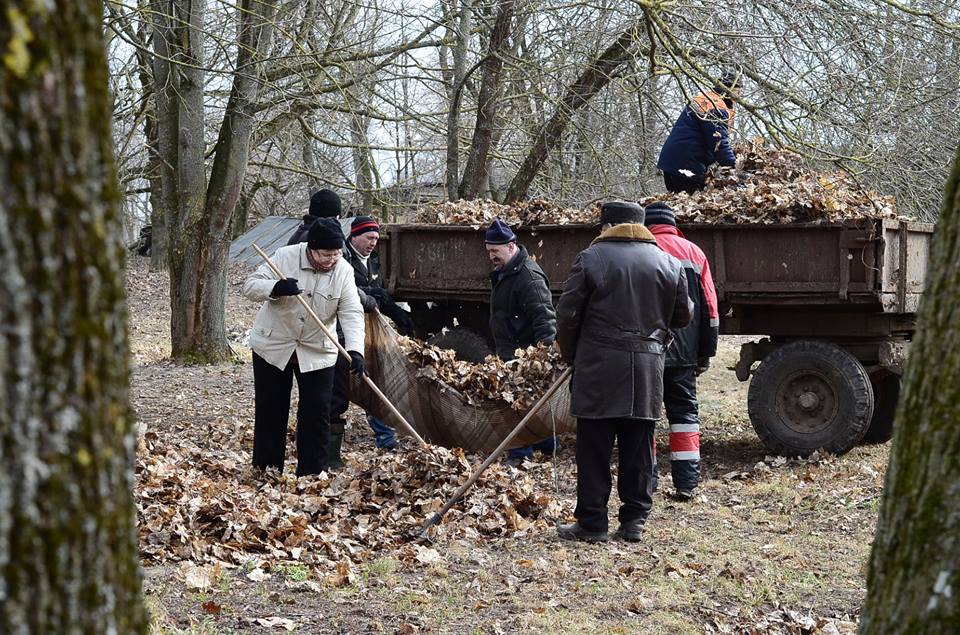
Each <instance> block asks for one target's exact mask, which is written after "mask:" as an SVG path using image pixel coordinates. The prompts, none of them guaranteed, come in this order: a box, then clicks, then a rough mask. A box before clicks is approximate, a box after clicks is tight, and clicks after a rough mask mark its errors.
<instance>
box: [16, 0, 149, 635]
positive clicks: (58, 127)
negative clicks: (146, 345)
mask: <svg viewBox="0 0 960 635" xmlns="http://www.w3.org/2000/svg"><path fill="white" fill-rule="evenodd" d="M102 15H103V4H102V3H101V2H99V1H98V0H58V1H56V2H33V1H29V0H0V43H2V47H3V51H2V53H3V54H2V55H0V192H3V195H2V196H0V325H2V326H0V633H9V634H11V635H26V634H39V633H64V634H67V635H73V634H91V635H93V634H101V633H120V634H125V633H144V632H146V623H147V618H146V614H145V611H144V608H143V605H142V603H141V599H140V587H141V575H140V569H139V563H138V556H137V542H136V534H135V531H134V522H135V509H134V500H133V471H132V464H133V453H134V447H135V440H136V434H135V428H134V426H133V417H132V413H131V411H130V409H129V406H128V394H127V392H128V346H127V335H126V306H125V298H124V288H123V257H124V256H123V255H124V247H123V245H122V243H121V241H120V228H121V221H120V215H119V214H120V213H119V209H120V208H119V199H120V193H119V189H118V184H117V181H116V175H115V167H114V163H113V148H112V141H111V134H110V120H111V108H110V99H109V95H108V92H107V64H106V58H105V55H104V49H103V32H102V26H101V18H102Z"/></svg>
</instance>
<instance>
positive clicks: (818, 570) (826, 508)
mask: <svg viewBox="0 0 960 635" xmlns="http://www.w3.org/2000/svg"><path fill="white" fill-rule="evenodd" d="M128 277H129V285H128V287H129V292H130V300H129V301H130V316H131V327H130V329H131V347H132V352H133V376H132V400H133V405H134V407H135V409H136V411H137V414H138V417H139V420H140V422H141V430H142V432H143V435H142V437H141V443H140V449H139V452H138V491H137V496H138V506H139V508H140V511H141V513H140V522H141V527H140V535H141V548H142V551H143V554H144V560H145V572H146V582H145V587H146V591H147V595H148V601H149V603H150V605H151V608H152V610H153V611H154V614H155V616H156V627H155V628H156V632H165V633H180V632H183V633H232V632H243V633H279V632H287V631H288V630H290V631H294V632H299V633H368V632H389V633H417V632H434V633H514V632H520V631H526V632H537V633H836V632H854V629H855V625H854V624H853V623H852V622H854V621H855V620H856V616H857V614H858V611H859V606H860V603H861V601H862V599H863V596H864V592H865V589H864V586H863V585H864V567H865V562H866V558H867V555H868V553H869V545H870V541H871V539H872V535H873V530H874V525H875V522H876V514H877V509H878V505H879V501H880V497H881V493H882V482H883V473H884V470H885V466H886V462H887V458H888V447H887V446H873V447H861V448H857V449H855V450H854V451H852V452H850V453H849V454H847V455H845V456H843V457H814V458H813V459H811V460H802V461H801V460H790V461H787V460H784V459H777V458H774V457H768V456H766V453H765V451H764V448H763V446H762V445H761V444H760V442H759V440H758V439H757V438H756V435H755V434H754V433H753V430H752V428H751V426H750V423H749V420H748V419H747V415H746V407H745V395H746V387H745V385H744V384H741V383H739V382H737V380H736V378H735V377H734V375H733V372H732V371H730V370H727V368H726V367H727V366H731V365H732V364H733V362H734V360H735V358H736V353H737V342H734V341H724V342H722V344H721V351H720V355H719V357H718V358H717V359H716V360H715V362H714V365H713V368H712V369H711V370H710V371H709V372H708V373H707V374H706V375H705V376H704V377H703V378H702V381H701V387H700V391H701V395H702V413H701V415H702V428H703V456H704V477H705V479H704V483H703V486H702V487H701V488H700V490H699V491H700V495H699V497H698V498H697V499H696V500H694V501H692V502H689V503H676V502H673V501H672V500H671V499H670V498H669V497H668V496H667V494H668V493H669V491H670V490H671V484H670V476H669V462H668V461H667V459H666V457H667V448H666V445H665V442H666V428H665V426H664V427H663V428H662V429H660V430H658V436H659V437H660V440H661V444H660V447H659V448H658V451H659V455H660V465H659V472H660V476H661V481H660V485H661V487H660V491H659V492H658V494H657V496H656V498H655V504H654V505H655V506H654V511H653V515H652V516H651V519H650V522H649V524H648V531H647V533H646V536H645V538H644V540H643V542H641V543H639V544H637V545H628V544H626V543H620V542H610V543H607V544H605V545H600V546H588V545H581V544H571V543H567V542H563V541H560V540H558V539H557V538H556V533H555V529H554V527H555V524H556V522H557V521H558V520H561V519H565V518H566V517H567V516H568V515H569V514H570V512H571V511H572V509H573V505H574V502H575V493H574V489H575V472H574V469H573V449H572V443H571V441H570V440H569V439H568V440H566V442H565V443H564V444H563V447H562V449H561V450H560V452H559V454H558V456H557V458H556V463H555V465H556V476H557V481H556V484H555V481H554V478H553V475H554V464H553V463H551V462H550V460H549V459H543V460H540V459H538V461H537V462H533V463H528V464H526V465H525V466H524V467H523V468H521V469H520V470H511V469H509V468H505V467H499V466H495V467H494V468H491V471H490V472H491V473H490V475H489V476H485V477H484V479H482V480H481V483H480V485H479V486H478V491H477V492H476V493H475V494H472V495H471V497H469V498H468V500H467V502H466V505H465V506H464V509H463V510H460V511H458V512H455V513H452V514H451V515H450V518H449V519H448V522H447V523H446V524H445V525H444V526H443V527H442V531H441V533H440V535H439V537H438V540H437V542H436V543H435V544H433V545H432V546H424V545H416V544H412V543H409V542H407V541H406V540H405V539H404V535H402V532H400V531H398V530H396V529H395V528H396V527H401V526H402V527H408V526H413V525H414V524H417V523H419V522H421V521H422V520H423V518H424V516H425V514H426V513H427V512H426V511H424V510H429V509H430V508H431V507H430V506H431V505H435V504H436V500H439V499H441V498H442V497H443V495H445V494H446V493H447V492H449V491H452V488H453V487H455V485H456V484H457V483H458V482H459V479H460V478H461V477H462V474H463V473H464V471H465V468H464V467H463V461H462V459H459V458H458V457H456V456H455V455H453V454H451V453H447V454H445V455H442V456H439V457H436V458H434V459H431V460H430V461H427V460H426V459H424V458H423V457H422V456H419V455H418V454H417V453H416V452H415V451H414V450H413V449H412V448H408V449H407V451H404V452H401V453H397V454H382V453H379V452H377V451H376V450H375V448H374V447H373V438H372V434H371V433H370V431H369V430H368V429H367V428H366V426H365V423H364V422H363V420H362V417H361V415H360V413H359V412H352V413H351V417H352V419H351V429H350V430H349V432H348V438H347V441H346V444H345V445H346V448H347V452H346V459H347V462H348V466H347V468H346V469H345V470H343V471H342V472H341V473H339V474H337V475H335V476H333V477H332V478H330V479H327V480H317V481H315V482H311V483H307V484H304V483H299V484H298V483H296V481H295V480H294V479H292V478H290V477H287V478H273V479H269V478H268V479H263V478H258V477H257V476H256V475H255V474H253V472H252V470H251V469H250V468H249V467H248V463H249V453H250V448H251V446H252V420H253V381H252V371H251V369H250V365H249V363H241V364H224V365H220V366H213V367H180V366H175V365H173V364H171V363H169V362H168V361H165V358H166V356H168V355H169V335H168V328H169V327H168V319H169V302H168V296H167V293H168V291H167V279H166V276H165V275H163V274H158V273H151V272H149V271H148V270H147V268H146V266H145V264H144V263H143V261H142V259H134V260H133V261H131V263H130V270H129V276H128ZM233 278H234V279H233V282H232V284H231V292H230V293H231V295H230V299H229V301H228V317H227V326H228V330H229V331H230V332H231V333H232V334H233V337H234V339H235V340H237V341H236V342H235V343H234V346H235V348H236V350H237V352H238V354H239V355H240V357H241V358H242V359H245V360H247V361H249V350H248V349H247V348H246V347H245V346H243V344H242V343H241V342H242V340H243V337H244V334H245V333H246V331H247V329H249V326H250V324H251V323H252V319H253V315H254V313H255V311H256V308H257V307H256V306H255V305H252V304H251V303H248V302H246V301H245V300H243V299H242V298H240V296H239V292H238V287H239V284H240V282H241V277H240V276H239V275H236V276H233ZM289 454H290V455H291V456H292V454H293V449H292V441H291V450H290V452H289ZM480 459H481V457H467V460H469V461H470V462H471V463H473V464H476V463H478V462H479V460H480ZM428 463H429V465H427V464H428ZM414 464H419V465H421V466H423V465H426V467H422V468H421V467H417V466H415V465H414ZM288 471H291V470H289V469H288ZM434 478H435V479H437V481H436V482H437V483H441V486H440V487H441V491H440V492H436V491H433V489H432V486H431V482H432V481H431V479H434ZM418 479H419V480H420V481H422V482H419V481H418V482H412V481H417V480H418ZM391 488H392V489H391ZM397 492H399V494H397ZM411 492H414V493H415V496H416V497H418V500H409V499H407V500H405V499H404V497H409V496H410V493H411ZM613 498H614V500H613V501H611V510H615V508H616V507H615V506H616V494H615V493H614V495H613ZM418 505H419V507H418ZM511 510H513V511H511ZM413 516H416V518H414V517H413ZM611 526H613V527H615V526H616V519H615V511H614V512H613V514H612V515H611Z"/></svg>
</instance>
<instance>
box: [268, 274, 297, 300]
mask: <svg viewBox="0 0 960 635" xmlns="http://www.w3.org/2000/svg"><path fill="white" fill-rule="evenodd" d="M301 293H303V290H302V289H300V287H298V286H297V279H296V278H284V279H283V280H277V284H275V285H273V291H271V292H270V295H271V296H272V297H274V298H280V297H283V296H285V295H300V294H301Z"/></svg>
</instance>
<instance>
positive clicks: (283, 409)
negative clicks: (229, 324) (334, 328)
mask: <svg viewBox="0 0 960 635" xmlns="http://www.w3.org/2000/svg"><path fill="white" fill-rule="evenodd" d="M333 372H334V371H333V366H331V367H329V368H323V369H321V370H314V371H311V372H309V373H302V372H300V368H299V367H298V365H297V361H296V356H294V357H293V358H291V360H290V363H288V364H287V367H286V368H284V369H283V370H281V369H279V368H277V367H276V366H273V365H271V364H269V363H267V362H266V361H265V360H264V359H263V358H262V357H260V356H259V355H257V354H256V353H254V354H253V386H254V394H255V418H254V427H253V464H254V465H255V466H257V467H259V468H261V469H264V468H268V467H275V468H277V469H278V470H280V471H283V457H284V455H285V454H286V449H287V420H288V419H289V417H290V391H291V389H292V388H293V376H294V375H296V377H297V386H298V387H299V388H300V405H299V406H298V407H297V476H304V475H306V474H319V473H320V472H322V471H324V470H325V469H327V467H328V458H327V449H328V447H329V446H330V392H331V389H332V387H333Z"/></svg>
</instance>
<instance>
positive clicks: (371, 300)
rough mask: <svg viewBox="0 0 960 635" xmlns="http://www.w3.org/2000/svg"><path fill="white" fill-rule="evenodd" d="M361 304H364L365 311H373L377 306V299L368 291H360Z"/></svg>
mask: <svg viewBox="0 0 960 635" xmlns="http://www.w3.org/2000/svg"><path fill="white" fill-rule="evenodd" d="M360 305H361V306H363V312H364V313H373V310H374V309H376V308H377V299H376V298H375V297H373V296H372V295H370V294H369V293H367V292H366V291H360Z"/></svg>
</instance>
